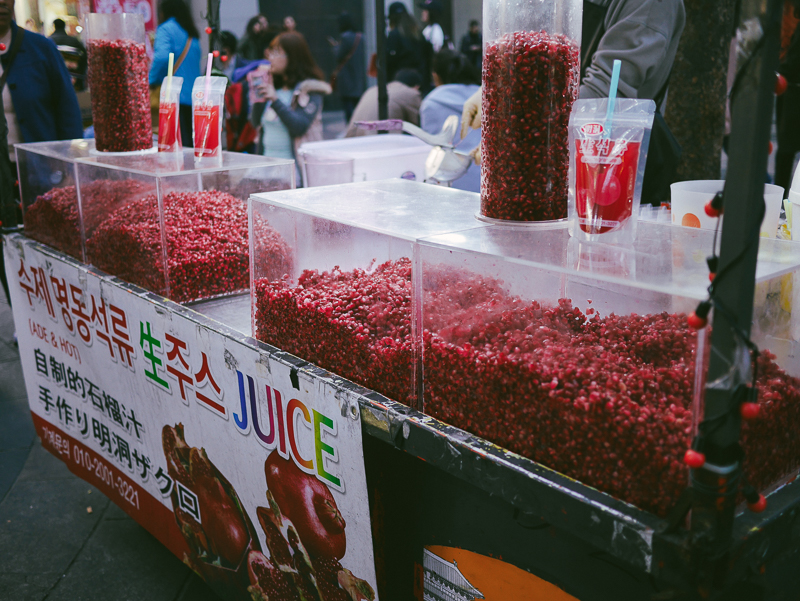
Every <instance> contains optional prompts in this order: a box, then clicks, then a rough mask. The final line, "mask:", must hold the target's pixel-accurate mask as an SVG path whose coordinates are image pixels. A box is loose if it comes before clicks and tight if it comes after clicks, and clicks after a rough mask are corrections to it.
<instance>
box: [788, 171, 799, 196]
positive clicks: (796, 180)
mask: <svg viewBox="0 0 800 601" xmlns="http://www.w3.org/2000/svg"><path fill="white" fill-rule="evenodd" d="M790 190H791V191H792V192H795V193H796V194H800V165H798V167H797V168H796V169H795V170H794V177H793V178H792V187H791V188H790Z"/></svg>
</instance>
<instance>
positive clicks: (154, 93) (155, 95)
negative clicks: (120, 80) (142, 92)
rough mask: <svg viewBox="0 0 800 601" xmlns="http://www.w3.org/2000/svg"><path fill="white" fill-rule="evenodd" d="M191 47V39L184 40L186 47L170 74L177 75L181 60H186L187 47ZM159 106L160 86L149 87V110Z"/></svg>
mask: <svg viewBox="0 0 800 601" xmlns="http://www.w3.org/2000/svg"><path fill="white" fill-rule="evenodd" d="M191 45H192V38H189V39H188V40H186V46H184V47H183V52H181V55H180V56H179V57H178V62H176V63H175V64H174V65H173V67H172V72H173V73H177V72H178V68H179V67H180V66H181V63H183V59H185V58H186V55H187V54H188V53H189V47H190V46H191ZM160 104H161V84H160V83H159V84H156V85H153V86H150V110H156V111H157V110H158V107H159V105H160Z"/></svg>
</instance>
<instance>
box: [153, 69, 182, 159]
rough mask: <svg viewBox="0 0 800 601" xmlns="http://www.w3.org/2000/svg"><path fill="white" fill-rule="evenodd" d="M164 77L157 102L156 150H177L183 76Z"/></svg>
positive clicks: (180, 142) (178, 148) (179, 142)
mask: <svg viewBox="0 0 800 601" xmlns="http://www.w3.org/2000/svg"><path fill="white" fill-rule="evenodd" d="M169 79H170V77H169V76H167V77H165V78H164V83H162V84H161V95H160V97H159V103H158V152H178V151H179V150H180V149H181V147H182V146H183V141H182V140H181V120H180V113H179V109H178V106H179V104H180V97H181V87H182V86H183V77H172V78H171V79H172V82H171V83H170V82H168V80H169Z"/></svg>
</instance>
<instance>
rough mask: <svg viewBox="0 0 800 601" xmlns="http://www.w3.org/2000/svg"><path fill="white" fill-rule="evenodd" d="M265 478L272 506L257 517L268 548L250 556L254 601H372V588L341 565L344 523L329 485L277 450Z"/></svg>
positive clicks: (259, 509) (250, 589)
mask: <svg viewBox="0 0 800 601" xmlns="http://www.w3.org/2000/svg"><path fill="white" fill-rule="evenodd" d="M264 475H265V477H266V481H267V486H268V490H267V492H266V497H267V505H268V506H267V507H258V508H256V515H257V516H258V522H259V524H260V525H261V529H262V530H263V531H264V536H265V549H264V552H263V553H262V552H260V551H251V552H250V553H249V555H248V558H247V563H248V573H249V576H250V586H249V587H248V589H247V590H248V591H249V592H250V595H251V597H252V599H253V601H271V600H272V599H281V600H282V601H284V600H285V601H293V600H298V601H300V600H304V599H314V600H319V601H373V600H374V599H375V590H374V589H373V588H372V585H370V584H369V582H367V581H366V580H362V579H361V578H359V577H358V576H356V575H355V574H353V572H352V571H350V570H348V569H347V568H345V567H344V566H342V564H341V563H340V561H339V560H340V559H342V558H343V557H344V554H345V550H346V547H347V544H346V539H345V532H344V530H345V526H346V523H345V520H344V518H343V517H342V514H341V512H340V511H339V508H338V506H337V505H336V500H335V499H334V497H333V494H332V493H331V491H330V490H329V489H328V487H327V486H326V485H325V484H323V483H322V482H320V481H319V480H317V479H316V477H314V476H313V475H311V474H306V473H305V472H303V471H302V470H301V469H300V468H299V467H298V466H297V465H295V463H294V462H293V461H292V460H291V459H284V458H283V457H281V456H280V455H279V454H278V453H277V452H275V451H273V452H272V453H271V454H270V455H269V456H268V457H267V460H266V461H265V463H264ZM267 553H269V557H267Z"/></svg>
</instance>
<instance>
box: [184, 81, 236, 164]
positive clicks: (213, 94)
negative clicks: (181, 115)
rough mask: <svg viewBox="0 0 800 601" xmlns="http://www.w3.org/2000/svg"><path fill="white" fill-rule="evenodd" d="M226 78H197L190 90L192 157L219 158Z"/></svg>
mask: <svg viewBox="0 0 800 601" xmlns="http://www.w3.org/2000/svg"><path fill="white" fill-rule="evenodd" d="M227 84H228V78H227V77H209V76H206V77H202V76H201V77H198V78H197V79H195V80H194V87H193V88H192V123H193V132H194V156H195V157H196V158H212V157H218V156H221V154H220V152H221V150H222V146H221V140H222V115H221V114H220V113H221V111H222V106H223V100H224V96H225V87H226V86H227Z"/></svg>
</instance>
